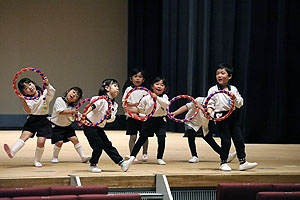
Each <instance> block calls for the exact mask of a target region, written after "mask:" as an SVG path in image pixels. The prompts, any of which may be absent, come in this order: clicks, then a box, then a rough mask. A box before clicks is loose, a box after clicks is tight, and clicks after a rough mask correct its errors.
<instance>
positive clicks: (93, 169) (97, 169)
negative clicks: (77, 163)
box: [89, 165, 101, 173]
mask: <svg viewBox="0 0 300 200" xmlns="http://www.w3.org/2000/svg"><path fill="white" fill-rule="evenodd" d="M89 171H90V172H93V173H100V172H101V169H99V168H98V167H97V165H96V166H89Z"/></svg>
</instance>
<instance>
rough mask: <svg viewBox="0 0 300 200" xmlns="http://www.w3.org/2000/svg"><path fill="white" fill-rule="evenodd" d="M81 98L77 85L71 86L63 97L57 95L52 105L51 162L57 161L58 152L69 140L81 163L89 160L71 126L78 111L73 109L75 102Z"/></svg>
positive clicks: (80, 91)
mask: <svg viewBox="0 0 300 200" xmlns="http://www.w3.org/2000/svg"><path fill="white" fill-rule="evenodd" d="M81 98H82V90H81V88H79V87H72V88H70V89H69V90H67V91H66V92H65V94H64V96H63V97H58V98H57V99H56V100H55V103H54V106H53V112H52V116H51V118H50V121H51V122H52V138H51V141H52V144H54V146H53V157H52V160H51V162H52V163H58V162H59V160H58V154H59V152H60V150H61V147H62V145H63V143H64V142H69V141H71V142H72V143H73V144H74V148H75V150H76V151H77V153H78V154H79V156H80V158H81V161H82V162H83V163H85V162H87V161H89V159H90V156H86V155H85V154H84V152H83V148H82V145H81V144H80V142H79V141H78V138H77V136H76V133H75V130H74V128H73V127H72V126H71V125H72V122H73V121H74V116H73V115H74V114H77V113H78V110H76V109H75V107H76V104H77V103H78V101H79V100H80V99H81Z"/></svg>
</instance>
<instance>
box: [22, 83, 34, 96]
mask: <svg viewBox="0 0 300 200" xmlns="http://www.w3.org/2000/svg"><path fill="white" fill-rule="evenodd" d="M24 86H25V87H24V89H23V94H24V95H28V96H35V95H36V93H37V91H36V87H35V85H34V84H33V83H24Z"/></svg>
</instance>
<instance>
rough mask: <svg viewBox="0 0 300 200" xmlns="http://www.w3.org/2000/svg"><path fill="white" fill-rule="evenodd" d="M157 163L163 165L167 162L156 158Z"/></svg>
mask: <svg viewBox="0 0 300 200" xmlns="http://www.w3.org/2000/svg"><path fill="white" fill-rule="evenodd" d="M157 164H159V165H165V164H167V163H166V162H165V161H164V160H163V159H157Z"/></svg>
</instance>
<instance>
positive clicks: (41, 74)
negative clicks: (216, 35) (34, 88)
mask: <svg viewBox="0 0 300 200" xmlns="http://www.w3.org/2000/svg"><path fill="white" fill-rule="evenodd" d="M27 71H33V72H36V73H38V74H39V75H40V76H41V77H42V79H43V80H45V75H44V74H43V73H42V72H41V71H40V70H39V69H37V68H33V67H27V68H23V69H21V71H19V72H17V73H16V75H15V77H14V80H13V89H14V91H15V93H16V94H17V95H18V96H22V97H24V99H26V100H33V99H36V98H39V97H40V96H41V94H42V92H44V90H45V89H46V87H47V85H46V83H44V84H43V88H42V92H38V95H35V96H33V97H26V96H24V95H22V94H21V93H19V91H18V90H17V86H16V83H17V81H16V80H17V79H18V77H19V76H20V74H22V73H23V72H27Z"/></svg>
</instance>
